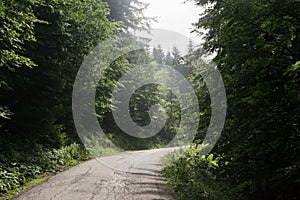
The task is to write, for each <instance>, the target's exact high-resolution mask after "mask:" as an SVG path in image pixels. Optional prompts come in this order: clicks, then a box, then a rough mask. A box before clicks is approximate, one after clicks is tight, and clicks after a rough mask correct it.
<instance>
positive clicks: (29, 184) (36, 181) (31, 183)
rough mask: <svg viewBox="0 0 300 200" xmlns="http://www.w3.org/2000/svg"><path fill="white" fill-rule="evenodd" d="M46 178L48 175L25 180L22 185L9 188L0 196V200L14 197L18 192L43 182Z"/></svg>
mask: <svg viewBox="0 0 300 200" xmlns="http://www.w3.org/2000/svg"><path fill="white" fill-rule="evenodd" d="M48 178H49V176H43V177H38V178H34V179H32V180H31V181H29V182H26V183H25V184H24V185H23V186H21V187H19V188H16V189H14V190H10V191H9V192H8V193H7V194H5V196H3V197H0V200H7V199H11V198H13V197H15V196H16V195H18V194H19V193H20V192H22V191H25V190H27V189H29V188H32V187H33V186H35V185H38V184H41V183H43V182H45V181H46V180H48Z"/></svg>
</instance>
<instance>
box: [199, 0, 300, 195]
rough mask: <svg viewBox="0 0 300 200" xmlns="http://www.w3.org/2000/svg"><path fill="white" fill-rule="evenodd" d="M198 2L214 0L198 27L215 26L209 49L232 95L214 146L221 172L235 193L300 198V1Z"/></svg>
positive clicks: (207, 44) (210, 32)
mask: <svg viewBox="0 0 300 200" xmlns="http://www.w3.org/2000/svg"><path fill="white" fill-rule="evenodd" d="M196 2H197V3H198V4H199V5H202V6H203V5H207V4H208V3H212V4H211V7H210V8H208V9H206V12H205V14H204V15H203V16H202V17H201V18H200V20H199V22H198V24H197V28H206V29H208V33H207V34H206V37H205V39H206V42H205V50H206V52H208V53H209V52H210V53H214V52H216V53H217V56H216V58H215V59H214V61H215V62H216V63H217V65H218V67H219V69H220V70H221V72H222V75H223V77H224V79H225V84H226V89H227V96H228V102H229V105H228V108H229V110H228V116H227V123H226V127H225V129H224V131H223V137H222V139H221V141H220V142H219V143H218V144H217V146H216V148H215V149H214V154H215V155H219V159H220V160H219V168H218V170H217V174H218V175H219V176H218V177H219V178H220V179H221V178H222V177H223V178H224V177H225V178H224V181H226V182H230V183H231V184H232V185H233V187H235V188H236V189H237V188H239V192H240V194H237V193H236V194H235V195H236V196H235V197H236V198H238V197H239V198H241V199H245V198H250V199H295V198H296V196H297V195H299V183H297V181H296V179H295V178H293V177H297V176H299V166H298V164H297V163H299V156H297V155H299V136H300V135H299V121H300V120H299V117H300V116H299V113H300V112H299V106H298V103H299V95H297V94H296V93H295V91H296V90H297V89H296V88H299V70H298V68H297V67H295V66H298V64H297V63H299V60H300V54H299V52H300V45H299V44H300V25H299V19H300V15H299V11H300V10H299V8H300V3H299V2H297V1H292V0H286V1H259V0H252V1H244V0H239V1H231V0H229V1H206V0H196ZM291 73H292V74H293V75H291ZM292 77H293V78H292ZM297 102H298V103H297ZM296 138H298V139H296Z"/></svg>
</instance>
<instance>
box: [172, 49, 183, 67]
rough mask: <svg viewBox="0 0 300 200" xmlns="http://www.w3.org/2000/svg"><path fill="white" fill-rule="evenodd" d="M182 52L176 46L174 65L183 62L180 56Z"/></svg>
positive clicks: (173, 50) (173, 52) (173, 51)
mask: <svg viewBox="0 0 300 200" xmlns="http://www.w3.org/2000/svg"><path fill="white" fill-rule="evenodd" d="M180 54H181V53H180V51H179V50H178V49H177V47H176V46H174V47H173V49H172V56H173V58H174V63H177V64H178V63H180V60H181V55H180Z"/></svg>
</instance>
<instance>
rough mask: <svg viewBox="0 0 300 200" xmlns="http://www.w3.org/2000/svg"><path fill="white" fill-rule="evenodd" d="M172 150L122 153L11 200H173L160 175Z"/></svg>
mask: <svg viewBox="0 0 300 200" xmlns="http://www.w3.org/2000/svg"><path fill="white" fill-rule="evenodd" d="M170 151H173V149H157V150H147V151H135V152H124V153H120V154H117V155H113V156H107V157H102V158H96V159H93V160H90V161H87V162H84V163H82V164H80V165H78V166H75V167H73V168H71V169H69V170H67V171H64V172H62V173H59V174H57V175H55V176H53V177H51V178H50V179H49V180H48V181H46V182H44V183H42V184H40V185H38V186H36V187H33V188H32V189H30V190H28V191H25V192H23V193H22V194H21V195H19V196H17V197H16V198H14V200H76V199H78V200H102V199H103V200H129V199H130V200H174V199H176V197H175V194H174V193H173V192H172V191H171V190H170V189H169V188H168V186H167V185H166V180H165V179H164V178H163V177H162V175H161V158H162V157H163V156H164V155H166V154H167V153H168V152H170Z"/></svg>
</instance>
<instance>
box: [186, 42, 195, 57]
mask: <svg viewBox="0 0 300 200" xmlns="http://www.w3.org/2000/svg"><path fill="white" fill-rule="evenodd" d="M193 52H194V43H193V41H192V40H191V39H190V40H189V44H188V47H187V53H188V54H191V53H193Z"/></svg>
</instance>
